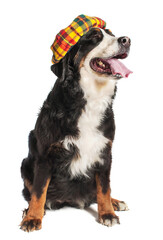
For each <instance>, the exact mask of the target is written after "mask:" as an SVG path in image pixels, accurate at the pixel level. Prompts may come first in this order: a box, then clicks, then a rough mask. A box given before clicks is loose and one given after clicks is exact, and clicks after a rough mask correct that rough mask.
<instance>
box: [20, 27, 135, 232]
mask: <svg viewBox="0 0 163 240" xmlns="http://www.w3.org/2000/svg"><path fill="white" fill-rule="evenodd" d="M129 49H130V39H129V38H128V37H119V38H117V37H115V36H114V35H113V34H112V33H111V32H110V30H107V29H100V28H91V29H90V30H89V31H88V32H87V33H86V34H85V35H83V36H82V37H81V38H80V40H79V41H78V42H77V44H76V45H75V46H73V47H72V49H71V50H70V51H69V52H68V53H67V54H66V55H65V56H64V57H63V58H62V59H61V61H59V62H58V63H56V64H54V65H52V67H51V70H52V71H53V73H54V74H55V75H56V76H57V77H58V79H57V80H56V82H55V84H54V87H53V89H52V90H51V92H50V93H49V95H48V97H47V99H46V100H45V101H44V103H43V106H42V108H41V110H40V113H39V116H38V119H37V122H36V125H35V128H34V130H32V131H31V132H30V134H29V154H28V157H27V158H25V159H24V160H23V162H22V165H21V175H22V178H23V180H24V189H23V195H24V198H25V200H27V201H28V203H29V208H28V209H25V210H24V213H23V220H22V222H21V224H20V228H21V229H22V230H24V231H27V232H29V231H33V230H38V229H41V226H42V218H43V216H44V213H45V210H46V209H59V208H61V207H63V206H72V207H77V208H82V209H83V208H86V207H88V206H90V204H92V203H97V205H98V220H99V222H100V223H102V224H104V225H106V226H109V227H110V226H112V225H114V224H117V223H119V218H118V216H117V215H116V214H115V211H121V210H127V209H128V207H127V205H126V204H125V202H123V201H119V200H116V199H113V198H111V188H110V170H111V163H112V153H111V149H112V143H113V140H114V133H115V122H114V114H113V110H112V103H113V100H114V97H115V94H116V84H117V81H118V80H119V79H120V78H122V77H127V76H128V75H129V73H131V71H130V70H129V69H127V68H126V67H125V66H124V64H122V63H121V61H119V60H118V59H124V58H126V57H127V56H128V54H129Z"/></svg>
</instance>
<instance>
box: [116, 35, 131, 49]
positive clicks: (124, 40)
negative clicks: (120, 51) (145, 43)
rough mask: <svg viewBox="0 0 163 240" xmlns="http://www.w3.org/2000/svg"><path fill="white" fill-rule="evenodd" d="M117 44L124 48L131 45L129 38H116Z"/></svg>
mask: <svg viewBox="0 0 163 240" xmlns="http://www.w3.org/2000/svg"><path fill="white" fill-rule="evenodd" d="M118 42H119V43H120V44H121V45H123V46H124V47H126V48H128V47H129V46H130V44H131V40H130V38H129V37H120V38H118Z"/></svg>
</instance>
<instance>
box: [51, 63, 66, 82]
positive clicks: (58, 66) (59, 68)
mask: <svg viewBox="0 0 163 240" xmlns="http://www.w3.org/2000/svg"><path fill="white" fill-rule="evenodd" d="M51 70H52V72H53V73H54V74H55V75H56V76H57V77H58V78H61V77H62V73H63V61H62V60H61V61H60V62H58V63H55V64H53V65H52V66H51Z"/></svg>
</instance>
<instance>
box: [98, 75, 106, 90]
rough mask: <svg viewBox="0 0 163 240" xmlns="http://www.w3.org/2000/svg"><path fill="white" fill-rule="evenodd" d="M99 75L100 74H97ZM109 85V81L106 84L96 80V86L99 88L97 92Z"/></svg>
mask: <svg viewBox="0 0 163 240" xmlns="http://www.w3.org/2000/svg"><path fill="white" fill-rule="evenodd" d="M97 74H98V73H97ZM106 85H107V81H104V82H99V81H97V80H95V86H96V88H97V90H99V91H100V90H101V89H102V88H104V87H105V86H106Z"/></svg>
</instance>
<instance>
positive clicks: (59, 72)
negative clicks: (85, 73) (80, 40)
mask: <svg viewBox="0 0 163 240" xmlns="http://www.w3.org/2000/svg"><path fill="white" fill-rule="evenodd" d="M72 65H73V64H72V60H71V58H70V54H69V53H67V54H66V56H64V58H62V59H61V60H60V61H59V62H58V63H56V64H53V65H52V66H51V70H52V72H53V73H54V74H55V75H56V76H57V77H58V78H60V81H64V80H65V79H66V76H70V75H72V73H73V66H72Z"/></svg>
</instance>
